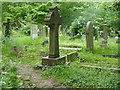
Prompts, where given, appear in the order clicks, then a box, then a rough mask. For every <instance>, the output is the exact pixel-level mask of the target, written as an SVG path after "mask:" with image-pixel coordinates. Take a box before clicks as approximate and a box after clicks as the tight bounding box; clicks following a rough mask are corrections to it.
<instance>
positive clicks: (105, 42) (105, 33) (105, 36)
mask: <svg viewBox="0 0 120 90" xmlns="http://www.w3.org/2000/svg"><path fill="white" fill-rule="evenodd" d="M100 46H101V47H103V48H106V47H108V28H107V24H104V25H103V40H102V44H101V45H100Z"/></svg>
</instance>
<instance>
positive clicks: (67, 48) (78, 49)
mask: <svg viewBox="0 0 120 90" xmlns="http://www.w3.org/2000/svg"><path fill="white" fill-rule="evenodd" d="M59 49H62V50H77V51H81V50H82V48H70V47H59Z"/></svg>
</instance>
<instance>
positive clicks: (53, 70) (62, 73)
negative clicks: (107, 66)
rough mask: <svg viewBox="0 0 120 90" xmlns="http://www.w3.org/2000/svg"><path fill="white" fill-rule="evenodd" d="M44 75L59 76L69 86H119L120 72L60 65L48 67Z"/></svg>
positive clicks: (62, 82)
mask: <svg viewBox="0 0 120 90" xmlns="http://www.w3.org/2000/svg"><path fill="white" fill-rule="evenodd" d="M43 75H45V76H47V77H50V76H51V77H54V78H59V79H60V81H61V84H64V85H65V86H67V87H69V88H118V85H119V81H118V74H117V73H113V72H111V71H109V70H96V69H90V68H89V69H87V68H83V67H81V66H80V65H70V66H67V65H60V66H54V67H49V68H47V69H46V70H45V71H44V72H43Z"/></svg>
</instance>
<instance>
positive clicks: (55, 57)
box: [42, 6, 66, 66]
mask: <svg viewBox="0 0 120 90" xmlns="http://www.w3.org/2000/svg"><path fill="white" fill-rule="evenodd" d="M45 22H46V24H47V25H48V26H49V27H50V32H49V56H48V57H43V58H42V65H48V66H53V65H59V64H64V63H65V62H66V58H65V56H60V55H59V35H58V29H59V25H60V16H59V12H58V8H57V6H53V7H51V8H50V13H49V14H48V15H46V17H45Z"/></svg>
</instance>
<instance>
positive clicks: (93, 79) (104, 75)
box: [2, 34, 119, 88]
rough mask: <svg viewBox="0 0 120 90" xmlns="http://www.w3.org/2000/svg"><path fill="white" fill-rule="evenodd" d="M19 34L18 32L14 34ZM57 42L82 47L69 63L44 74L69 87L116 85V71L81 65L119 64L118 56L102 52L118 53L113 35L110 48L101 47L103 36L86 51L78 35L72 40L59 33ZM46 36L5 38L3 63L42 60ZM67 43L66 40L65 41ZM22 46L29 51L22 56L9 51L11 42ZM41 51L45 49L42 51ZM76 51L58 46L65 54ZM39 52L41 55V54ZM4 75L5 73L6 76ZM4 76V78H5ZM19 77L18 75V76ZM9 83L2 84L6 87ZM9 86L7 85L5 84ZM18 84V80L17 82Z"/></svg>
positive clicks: (34, 62)
mask: <svg viewBox="0 0 120 90" xmlns="http://www.w3.org/2000/svg"><path fill="white" fill-rule="evenodd" d="M15 35H18V36H21V35H20V34H15ZM59 38H60V41H59V43H60V46H81V48H82V51H77V53H78V55H79V58H77V59H76V60H75V61H74V62H71V64H70V66H67V65H60V66H54V67H51V68H47V69H46V70H45V71H44V72H43V75H45V76H51V77H52V78H59V79H60V82H61V83H62V84H64V85H65V86H67V87H72V88H78V87H80V88H116V87H117V84H118V77H117V75H118V74H117V73H114V72H112V71H109V70H97V69H91V68H84V67H82V65H91V66H101V67H108V68H119V67H118V59H117V58H110V57H103V56H102V55H101V54H117V53H118V44H116V43H115V39H112V38H110V39H109V48H106V49H103V48H101V47H100V44H101V41H102V39H100V40H99V41H94V51H93V53H92V52H89V51H86V42H85V40H82V39H80V38H77V39H75V40H73V41H71V40H69V38H70V37H68V36H60V37H59ZM44 40H48V37H45V38H36V39H31V37H30V36H25V35H22V37H14V38H11V40H8V39H7V42H6V43H5V44H3V45H2V49H3V50H2V54H3V59H4V64H3V65H6V64H7V63H6V62H8V61H9V60H12V61H14V62H16V63H18V64H19V63H21V64H29V65H30V66H31V67H33V66H37V65H40V64H42V63H41V59H42V57H44V56H48V50H49V47H48V46H49V45H48V44H46V45H45V46H44V47H42V42H43V41H44ZM66 43H67V44H66ZM14 45H16V46H24V45H28V51H26V52H24V55H25V56H22V57H19V56H13V55H12V54H11V52H12V50H11V47H12V46H14ZM42 52H44V53H42ZM71 52H75V50H60V55H61V56H65V55H66V54H68V53H71ZM41 54H42V55H41ZM39 55H41V56H39ZM80 59H84V60H85V61H86V62H80ZM5 77H6V76H5ZM5 77H4V78H3V81H4V80H6V79H5ZM18 80H19V79H18ZM7 85H8V84H6V85H4V87H7ZM8 86H9V85H8ZM18 87H20V86H19V84H18Z"/></svg>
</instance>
